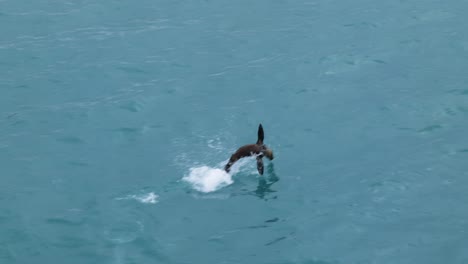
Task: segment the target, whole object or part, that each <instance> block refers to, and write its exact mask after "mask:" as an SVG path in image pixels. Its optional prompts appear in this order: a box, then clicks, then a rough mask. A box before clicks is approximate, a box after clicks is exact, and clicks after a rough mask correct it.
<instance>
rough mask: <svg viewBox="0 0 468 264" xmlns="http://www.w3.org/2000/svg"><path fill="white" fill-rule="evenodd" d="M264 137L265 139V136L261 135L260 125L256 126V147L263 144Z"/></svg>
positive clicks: (261, 128)
mask: <svg viewBox="0 0 468 264" xmlns="http://www.w3.org/2000/svg"><path fill="white" fill-rule="evenodd" d="M264 137H265V135H264V134H263V127H262V124H260V125H259V126H258V139H257V144H258V145H261V144H263V139H264Z"/></svg>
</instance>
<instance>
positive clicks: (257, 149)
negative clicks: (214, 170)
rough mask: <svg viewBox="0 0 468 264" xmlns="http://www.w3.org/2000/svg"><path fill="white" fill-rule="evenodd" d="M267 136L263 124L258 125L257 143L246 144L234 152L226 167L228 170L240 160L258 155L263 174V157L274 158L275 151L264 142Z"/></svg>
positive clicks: (258, 163)
mask: <svg viewBox="0 0 468 264" xmlns="http://www.w3.org/2000/svg"><path fill="white" fill-rule="evenodd" d="M264 138H265V135H264V132H263V127H262V124H260V125H259V126H258V139H257V143H255V144H249V145H244V146H242V147H240V148H239V149H238V150H237V151H236V152H235V153H234V154H232V156H231V158H230V159H229V162H228V163H227V164H226V166H225V167H224V170H225V171H226V172H229V171H230V169H231V166H232V165H233V164H234V163H235V162H236V161H238V160H240V159H242V158H245V157H250V156H256V157H257V170H258V173H260V175H263V157H264V156H266V157H267V158H268V159H270V160H272V159H273V151H272V150H271V149H269V148H268V147H267V146H266V145H265V144H263V140H264Z"/></svg>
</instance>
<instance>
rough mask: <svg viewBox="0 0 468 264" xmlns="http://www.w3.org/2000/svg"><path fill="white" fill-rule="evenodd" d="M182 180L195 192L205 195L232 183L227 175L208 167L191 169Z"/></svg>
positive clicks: (222, 171)
mask: <svg viewBox="0 0 468 264" xmlns="http://www.w3.org/2000/svg"><path fill="white" fill-rule="evenodd" d="M183 180H184V181H186V182H189V183H190V184H191V185H192V187H193V188H194V189H195V190H197V191H200V192H205V193H208V192H214V191H217V190H219V189H221V188H223V187H225V186H228V185H230V184H232V183H233V182H234V181H233V180H232V177H231V175H230V174H229V173H227V172H225V171H224V170H222V169H218V168H212V167H208V166H201V167H195V168H191V169H190V173H189V175H187V176H185V177H184V178H183Z"/></svg>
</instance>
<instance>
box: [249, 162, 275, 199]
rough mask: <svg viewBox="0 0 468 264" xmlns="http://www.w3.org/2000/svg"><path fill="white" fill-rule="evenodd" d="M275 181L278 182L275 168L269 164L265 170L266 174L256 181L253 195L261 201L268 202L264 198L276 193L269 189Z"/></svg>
mask: <svg viewBox="0 0 468 264" xmlns="http://www.w3.org/2000/svg"><path fill="white" fill-rule="evenodd" d="M277 181H279V177H278V175H276V173H275V166H274V165H273V163H270V164H268V166H267V168H266V173H265V174H264V175H263V176H261V177H260V178H259V179H258V186H257V189H256V190H255V192H254V193H255V195H256V196H258V197H259V198H261V199H265V200H268V199H266V198H265V197H266V196H268V194H271V193H274V192H276V191H275V190H272V189H271V186H272V185H273V184H274V183H275V182H277ZM275 198H276V196H274V197H273V199H275Z"/></svg>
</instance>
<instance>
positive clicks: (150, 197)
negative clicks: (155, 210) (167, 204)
mask: <svg viewBox="0 0 468 264" xmlns="http://www.w3.org/2000/svg"><path fill="white" fill-rule="evenodd" d="M158 198H159V195H157V194H155V193H154V192H150V193H147V194H141V195H128V196H126V197H123V198H117V200H129V199H133V200H137V201H139V202H141V203H144V204H155V203H157V202H158Z"/></svg>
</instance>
